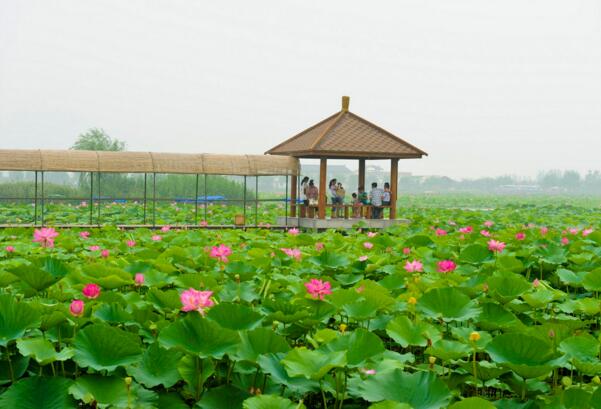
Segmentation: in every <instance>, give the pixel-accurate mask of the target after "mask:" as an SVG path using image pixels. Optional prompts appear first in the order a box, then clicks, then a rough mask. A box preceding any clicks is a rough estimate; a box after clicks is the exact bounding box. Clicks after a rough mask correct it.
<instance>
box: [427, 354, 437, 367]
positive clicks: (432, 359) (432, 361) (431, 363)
mask: <svg viewBox="0 0 601 409" xmlns="http://www.w3.org/2000/svg"><path fill="white" fill-rule="evenodd" d="M428 362H430V365H434V363H436V357H434V356H430V357H428Z"/></svg>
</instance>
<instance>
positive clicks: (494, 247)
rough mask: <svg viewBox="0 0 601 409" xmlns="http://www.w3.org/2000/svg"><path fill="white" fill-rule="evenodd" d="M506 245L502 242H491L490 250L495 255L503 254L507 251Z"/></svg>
mask: <svg viewBox="0 0 601 409" xmlns="http://www.w3.org/2000/svg"><path fill="white" fill-rule="evenodd" d="M505 246H506V244H505V243H503V242H502V241H497V240H489V241H488V249H489V250H490V251H492V252H494V253H501V252H502V251H503V250H504V249H505Z"/></svg>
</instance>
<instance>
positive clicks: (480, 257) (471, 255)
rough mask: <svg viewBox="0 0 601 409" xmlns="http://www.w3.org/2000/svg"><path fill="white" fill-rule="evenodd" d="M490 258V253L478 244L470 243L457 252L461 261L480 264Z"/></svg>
mask: <svg viewBox="0 0 601 409" xmlns="http://www.w3.org/2000/svg"><path fill="white" fill-rule="evenodd" d="M489 259H492V253H491V252H490V250H488V249H487V248H486V247H484V246H482V245H480V244H470V245H468V246H466V247H464V248H463V249H462V250H461V253H459V261H460V262H462V263H470V264H481V263H483V262H485V261H486V260H489Z"/></svg>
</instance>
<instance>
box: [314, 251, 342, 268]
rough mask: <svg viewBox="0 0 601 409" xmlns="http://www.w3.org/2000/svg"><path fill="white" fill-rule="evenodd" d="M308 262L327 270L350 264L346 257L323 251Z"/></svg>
mask: <svg viewBox="0 0 601 409" xmlns="http://www.w3.org/2000/svg"><path fill="white" fill-rule="evenodd" d="M308 260H309V262H310V263H313V264H315V265H316V266H319V267H323V268H327V269H337V268H342V267H346V266H348V265H349V264H350V260H349V259H348V257H346V256H344V255H341V254H335V253H332V252H329V251H325V250H324V251H322V252H321V253H319V255H318V256H313V257H310V258H309V259H308Z"/></svg>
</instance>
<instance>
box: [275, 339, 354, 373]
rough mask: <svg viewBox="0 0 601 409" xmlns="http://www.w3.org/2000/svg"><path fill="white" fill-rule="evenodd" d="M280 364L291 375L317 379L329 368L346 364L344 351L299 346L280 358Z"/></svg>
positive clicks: (328, 370)
mask: <svg viewBox="0 0 601 409" xmlns="http://www.w3.org/2000/svg"><path fill="white" fill-rule="evenodd" d="M282 364H283V365H284V367H285V368H286V371H287V372H288V375H289V376H291V377H294V376H304V377H305V378H307V379H313V380H319V379H321V378H323V377H324V376H325V375H326V374H327V373H328V372H330V370H332V369H334V368H341V367H344V366H345V365H346V352H344V351H337V352H329V353H328V352H323V351H319V350H309V349H307V348H305V347H300V348H295V349H293V350H292V351H290V352H289V353H288V354H287V355H286V357H285V358H284V359H282Z"/></svg>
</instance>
